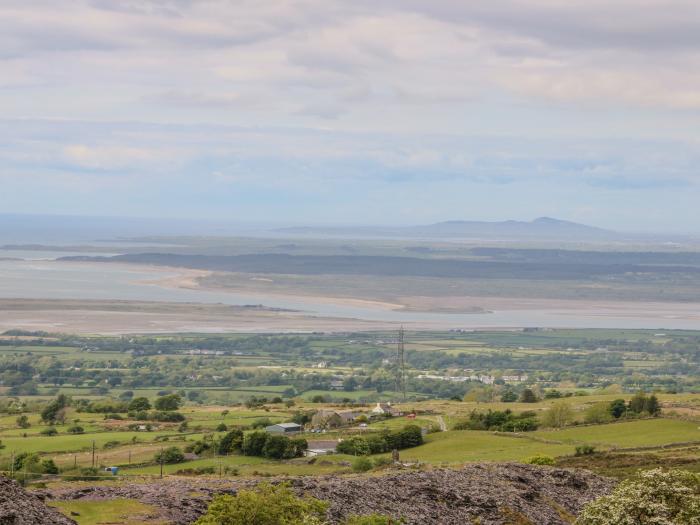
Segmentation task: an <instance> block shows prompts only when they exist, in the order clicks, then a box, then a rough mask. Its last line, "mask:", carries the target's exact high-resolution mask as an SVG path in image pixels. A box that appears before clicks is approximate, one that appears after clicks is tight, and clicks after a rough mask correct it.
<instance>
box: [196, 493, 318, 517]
mask: <svg viewBox="0 0 700 525" xmlns="http://www.w3.org/2000/svg"><path fill="white" fill-rule="evenodd" d="M327 509H328V503H326V502H323V501H320V500H318V499H315V498H311V497H308V496H306V497H303V498H299V497H297V496H296V495H295V494H294V493H293V492H292V491H291V490H290V488H289V486H288V485H287V484H284V483H283V484H280V485H277V486H273V485H270V484H268V483H261V484H260V485H258V487H257V488H255V489H253V490H240V491H239V492H238V495H236V496H229V495H223V496H217V497H215V498H214V500H213V501H212V502H211V504H210V505H209V509H208V510H207V512H206V514H204V515H203V516H202V517H201V518H199V520H197V522H196V525H237V524H241V525H242V524H249V525H278V524H286V525H302V524H308V525H315V524H321V523H323V522H325V518H326V511H327Z"/></svg>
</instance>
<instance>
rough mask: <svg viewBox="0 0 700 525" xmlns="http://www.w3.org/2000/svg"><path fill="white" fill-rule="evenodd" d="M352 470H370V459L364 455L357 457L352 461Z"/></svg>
mask: <svg viewBox="0 0 700 525" xmlns="http://www.w3.org/2000/svg"><path fill="white" fill-rule="evenodd" d="M352 470H353V471H355V472H367V471H368V470H372V460H371V459H369V458H367V457H365V456H360V457H357V458H355V460H354V461H353V462H352Z"/></svg>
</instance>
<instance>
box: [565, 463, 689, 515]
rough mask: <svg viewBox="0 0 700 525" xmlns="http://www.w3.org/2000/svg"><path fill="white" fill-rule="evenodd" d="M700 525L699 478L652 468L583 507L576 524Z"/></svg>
mask: <svg viewBox="0 0 700 525" xmlns="http://www.w3.org/2000/svg"><path fill="white" fill-rule="evenodd" d="M637 523H649V524H651V523H659V524H662V523H663V524H668V525H676V524H678V525H681V524H688V525H690V524H697V523H700V475H698V474H695V473H691V472H687V471H683V470H669V471H664V470H662V469H653V470H648V471H646V472H640V473H639V474H637V475H636V476H635V477H634V478H631V479H627V480H625V481H623V482H622V483H620V484H619V485H618V486H617V487H616V488H615V490H613V492H612V494H610V495H608V496H603V497H601V498H598V499H597V500H594V501H592V502H591V503H589V504H588V505H586V506H585V507H584V509H583V511H582V512H581V514H580V515H579V517H578V519H577V520H576V524H577V525H618V524H637Z"/></svg>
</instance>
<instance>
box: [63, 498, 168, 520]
mask: <svg viewBox="0 0 700 525" xmlns="http://www.w3.org/2000/svg"><path fill="white" fill-rule="evenodd" d="M49 505H51V506H52V507H56V508H57V509H58V510H59V511H61V512H62V513H63V514H65V515H66V516H69V517H71V518H72V519H74V520H75V521H77V522H78V525H103V524H108V523H109V524H113V523H119V524H120V525H142V524H146V523H148V524H153V525H157V524H164V523H165V522H164V521H161V520H154V519H153V514H154V513H155V512H156V508H155V507H153V506H150V505H146V504H144V503H141V502H139V501H136V500H133V499H112V500H100V501H53V502H51V503H49Z"/></svg>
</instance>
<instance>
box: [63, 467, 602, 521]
mask: <svg viewBox="0 0 700 525" xmlns="http://www.w3.org/2000/svg"><path fill="white" fill-rule="evenodd" d="M289 482H290V483H291V485H292V487H293V488H294V489H295V490H296V491H297V492H298V493H299V494H309V495H312V496H315V497H317V498H320V499H323V500H326V501H328V502H330V510H329V518H330V521H331V522H332V523H339V522H341V521H342V520H343V519H344V518H346V517H348V516H350V515H353V514H370V513H381V514H390V515H393V516H395V517H397V518H403V519H404V520H405V523H407V524H441V525H450V524H460V525H461V524H469V523H480V524H482V525H488V524H512V523H519V524H522V525H525V524H528V523H532V524H536V525H559V524H567V523H570V522H571V519H572V517H573V516H575V515H576V514H577V513H578V512H579V511H580V510H581V508H582V507H583V505H585V504H586V503H587V502H589V501H591V500H592V499H595V498H597V497H598V496H601V495H603V494H606V493H608V492H609V491H610V490H611V489H612V487H613V485H614V482H613V481H612V480H609V479H606V478H602V477H600V476H597V475H595V474H592V473H590V472H587V471H583V470H568V469H556V468H545V467H536V466H532V465H522V464H517V463H507V464H478V465H469V466H466V467H464V468H461V469H454V470H453V469H435V470H428V471H413V470H411V471H390V472H388V473H386V474H383V475H378V476H345V477H340V476H326V477H319V478H312V477H302V478H293V479H290V480H289ZM255 483H256V482H255V481H251V480H245V481H244V480H210V481H205V480H197V479H192V480H189V479H171V480H164V481H160V482H157V483H149V484H146V485H143V484H136V483H132V484H126V485H115V486H100V487H87V488H81V489H76V490H70V489H68V490H62V491H56V492H53V493H52V494H51V495H50V496H51V497H54V498H57V499H83V498H85V499H98V500H99V499H112V498H134V499H138V500H140V501H142V502H144V503H147V504H150V505H154V506H156V507H157V508H158V509H159V512H160V516H159V517H160V518H161V519H165V520H168V521H170V522H171V523H174V524H177V525H188V524H190V523H193V522H194V521H195V520H196V519H197V517H198V516H200V515H201V514H202V513H203V512H204V511H205V510H206V506H207V502H208V501H209V500H210V499H211V497H212V496H214V495H215V494H220V493H229V494H234V493H235V492H236V491H237V490H239V489H241V488H245V487H249V486H251V485H254V484H255Z"/></svg>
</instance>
